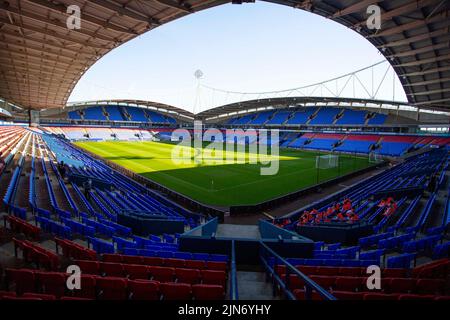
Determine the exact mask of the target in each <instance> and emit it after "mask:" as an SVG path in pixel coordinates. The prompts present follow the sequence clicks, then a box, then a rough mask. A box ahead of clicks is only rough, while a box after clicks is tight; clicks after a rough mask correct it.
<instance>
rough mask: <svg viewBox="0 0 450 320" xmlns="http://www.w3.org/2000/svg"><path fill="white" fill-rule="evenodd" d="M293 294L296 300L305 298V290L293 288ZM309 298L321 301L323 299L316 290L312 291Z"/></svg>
mask: <svg viewBox="0 0 450 320" xmlns="http://www.w3.org/2000/svg"><path fill="white" fill-rule="evenodd" d="M293 294H294V296H295V299H297V300H306V296H305V290H302V289H295V290H294V291H293ZM311 300H314V301H321V300H323V298H322V296H321V295H320V294H319V293H317V292H316V291H313V292H312V294H311Z"/></svg>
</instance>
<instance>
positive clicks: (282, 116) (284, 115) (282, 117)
mask: <svg viewBox="0 0 450 320" xmlns="http://www.w3.org/2000/svg"><path fill="white" fill-rule="evenodd" d="M290 115H291V112H290V111H278V112H276V113H275V115H274V116H273V117H272V119H270V120H269V121H267V122H266V124H279V125H281V124H283V123H284V122H286V120H287V119H288V118H289V116H290Z"/></svg>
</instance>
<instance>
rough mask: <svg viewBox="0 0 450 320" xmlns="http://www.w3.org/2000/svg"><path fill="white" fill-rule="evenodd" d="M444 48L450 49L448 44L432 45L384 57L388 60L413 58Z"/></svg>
mask: <svg viewBox="0 0 450 320" xmlns="http://www.w3.org/2000/svg"><path fill="white" fill-rule="evenodd" d="M444 48H450V43H448V42H444V43H439V44H434V45H430V46H426V47H423V48H419V49H415V50H406V51H402V52H399V53H395V54H393V55H389V56H386V58H387V59H390V58H400V57H409V56H414V55H416V54H421V53H425V52H430V51H434V50H439V49H444Z"/></svg>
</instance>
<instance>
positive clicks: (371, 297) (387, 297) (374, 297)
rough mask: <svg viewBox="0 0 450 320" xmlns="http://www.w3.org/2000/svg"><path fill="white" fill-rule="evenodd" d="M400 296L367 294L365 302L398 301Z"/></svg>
mask: <svg viewBox="0 0 450 320" xmlns="http://www.w3.org/2000/svg"><path fill="white" fill-rule="evenodd" d="M399 297H400V295H399V294H398V293H390V294H388V293H377V292H373V293H365V294H364V298H363V300H398V298H399Z"/></svg>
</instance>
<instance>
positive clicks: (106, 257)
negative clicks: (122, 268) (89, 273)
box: [102, 253, 123, 263]
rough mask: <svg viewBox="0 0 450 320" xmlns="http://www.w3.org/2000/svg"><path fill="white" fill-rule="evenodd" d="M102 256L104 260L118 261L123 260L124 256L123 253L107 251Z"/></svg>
mask: <svg viewBox="0 0 450 320" xmlns="http://www.w3.org/2000/svg"><path fill="white" fill-rule="evenodd" d="M102 258H103V262H116V263H122V262H123V256H122V255H121V254H113V253H105V254H103V256H102Z"/></svg>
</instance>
